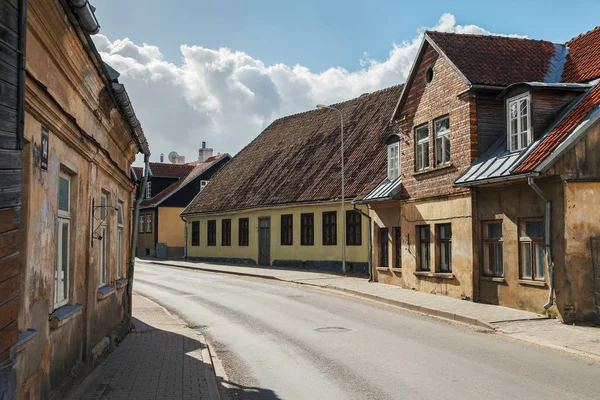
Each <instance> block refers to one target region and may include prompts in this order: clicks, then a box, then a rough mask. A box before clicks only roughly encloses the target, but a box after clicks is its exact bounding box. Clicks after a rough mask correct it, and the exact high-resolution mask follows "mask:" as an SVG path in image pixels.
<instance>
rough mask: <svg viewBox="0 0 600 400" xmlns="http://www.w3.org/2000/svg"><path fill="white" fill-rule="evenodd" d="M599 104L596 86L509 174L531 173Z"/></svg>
mask: <svg viewBox="0 0 600 400" xmlns="http://www.w3.org/2000/svg"><path fill="white" fill-rule="evenodd" d="M599 103H600V85H596V86H595V87H594V88H593V89H592V90H590V91H589V92H588V93H587V94H585V95H584V97H583V99H582V100H581V101H580V102H579V103H578V104H577V105H576V106H575V107H574V108H573V109H572V110H571V111H570V112H569V113H568V114H567V115H566V116H565V117H564V118H563V119H562V120H561V121H560V122H559V123H558V124H557V125H556V126H555V127H554V129H552V131H551V132H550V133H548V135H546V136H545V137H544V138H543V139H542V141H541V142H540V143H539V144H538V145H537V146H536V147H535V148H534V149H533V150H532V151H531V153H529V155H528V156H527V157H526V158H525V159H524V160H523V161H522V162H521V164H520V165H519V166H518V167H517V168H515V169H514V170H513V171H512V172H511V173H512V174H520V173H525V172H531V171H533V170H534V169H535V168H536V167H537V166H538V165H539V164H540V163H541V162H542V161H543V160H544V159H546V157H548V156H549V155H550V153H552V151H553V150H554V149H556V147H557V146H558V145H559V144H560V143H561V142H562V141H563V140H564V139H565V138H566V137H567V135H569V133H571V132H572V131H573V129H575V127H577V125H579V124H580V123H581V121H582V120H583V119H584V118H585V117H586V116H587V115H588V114H589V113H590V111H592V109H593V108H594V107H595V106H596V105H598V104H599Z"/></svg>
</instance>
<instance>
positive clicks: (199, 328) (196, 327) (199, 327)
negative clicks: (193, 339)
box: [190, 325, 208, 332]
mask: <svg viewBox="0 0 600 400" xmlns="http://www.w3.org/2000/svg"><path fill="white" fill-rule="evenodd" d="M190 329H193V330H195V331H196V332H201V331H205V330H207V329H208V325H194V326H190Z"/></svg>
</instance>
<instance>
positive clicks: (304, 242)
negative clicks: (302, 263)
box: [300, 213, 315, 246]
mask: <svg viewBox="0 0 600 400" xmlns="http://www.w3.org/2000/svg"><path fill="white" fill-rule="evenodd" d="M314 244H315V214H314V213H302V214H300V245H301V246H314Z"/></svg>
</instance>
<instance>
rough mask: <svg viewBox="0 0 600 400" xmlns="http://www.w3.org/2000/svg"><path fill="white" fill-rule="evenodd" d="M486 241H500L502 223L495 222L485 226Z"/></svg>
mask: <svg viewBox="0 0 600 400" xmlns="http://www.w3.org/2000/svg"><path fill="white" fill-rule="evenodd" d="M486 233H487V236H486V238H487V239H501V238H502V223H501V222H496V223H492V224H487V232H486Z"/></svg>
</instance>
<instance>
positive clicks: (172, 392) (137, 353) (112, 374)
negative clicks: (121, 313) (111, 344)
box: [69, 294, 219, 400]
mask: <svg viewBox="0 0 600 400" xmlns="http://www.w3.org/2000/svg"><path fill="white" fill-rule="evenodd" d="M133 317H134V325H135V330H133V331H131V332H130V333H129V334H128V335H127V336H126V337H125V340H123V342H122V343H121V344H120V345H119V347H117V348H116V349H115V351H113V352H112V353H111V354H110V355H109V356H108V358H107V359H106V360H105V361H103V362H102V363H101V364H100V365H99V366H98V367H97V368H96V369H95V370H94V372H92V373H91V374H90V375H89V376H88V377H87V378H86V379H85V380H84V381H83V382H82V384H81V385H79V387H77V388H76V389H75V390H74V391H73V392H72V393H71V394H70V396H69V399H70V400H98V399H102V400H121V399H123V400H136V399H137V400H162V399H164V400H167V399H169V400H175V399H206V400H218V399H219V394H218V390H217V386H216V385H217V384H216V380H215V377H214V369H213V366H212V362H211V358H210V353H209V352H208V347H207V346H206V343H205V341H204V338H203V337H202V336H201V335H199V334H198V333H196V332H195V331H194V330H192V329H190V328H188V327H187V326H186V324H185V323H184V322H183V321H182V320H181V319H179V318H178V317H177V316H174V315H172V314H170V313H169V312H168V311H167V310H165V309H164V308H163V307H161V306H159V305H158V304H156V303H154V302H153V301H151V300H149V299H146V298H145V297H142V296H140V295H136V294H134V296H133Z"/></svg>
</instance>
